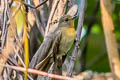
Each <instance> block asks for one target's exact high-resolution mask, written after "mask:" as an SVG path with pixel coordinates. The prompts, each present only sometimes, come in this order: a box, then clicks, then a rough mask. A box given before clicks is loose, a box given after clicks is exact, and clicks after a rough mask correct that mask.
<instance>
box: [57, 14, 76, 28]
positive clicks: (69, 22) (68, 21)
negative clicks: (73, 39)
mask: <svg viewBox="0 0 120 80" xmlns="http://www.w3.org/2000/svg"><path fill="white" fill-rule="evenodd" d="M74 19H75V17H72V16H70V15H65V16H62V17H61V18H60V20H59V24H58V27H74Z"/></svg>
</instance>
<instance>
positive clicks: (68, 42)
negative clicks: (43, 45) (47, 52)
mask: <svg viewBox="0 0 120 80" xmlns="http://www.w3.org/2000/svg"><path fill="white" fill-rule="evenodd" d="M73 42H74V37H73V36H67V37H65V35H64V36H63V37H62V40H61V42H60V46H59V52H58V54H57V55H58V56H61V55H65V54H66V53H67V52H68V51H69V49H70V48H71V46H72V44H73Z"/></svg>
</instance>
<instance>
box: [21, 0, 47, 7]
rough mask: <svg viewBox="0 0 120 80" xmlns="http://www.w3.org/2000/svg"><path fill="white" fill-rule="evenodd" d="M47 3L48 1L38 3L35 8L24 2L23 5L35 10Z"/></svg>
mask: <svg viewBox="0 0 120 80" xmlns="http://www.w3.org/2000/svg"><path fill="white" fill-rule="evenodd" d="M47 1H48V0H44V1H43V2H41V3H39V4H38V5H37V6H34V5H32V4H31V5H30V4H28V3H25V2H23V3H24V4H25V5H26V6H28V7H30V8H33V9H36V8H38V7H40V6H42V5H43V4H45V3H46V2H47Z"/></svg>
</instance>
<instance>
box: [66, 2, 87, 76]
mask: <svg viewBox="0 0 120 80" xmlns="http://www.w3.org/2000/svg"><path fill="white" fill-rule="evenodd" d="M85 2H86V1H85V0H81V2H80V11H78V12H80V13H79V21H78V27H77V34H76V43H75V48H74V50H73V53H72V57H71V60H70V66H69V68H68V70H67V76H72V71H73V67H74V63H75V59H76V56H77V53H78V49H79V45H80V36H81V32H82V26H83V20H84V11H85Z"/></svg>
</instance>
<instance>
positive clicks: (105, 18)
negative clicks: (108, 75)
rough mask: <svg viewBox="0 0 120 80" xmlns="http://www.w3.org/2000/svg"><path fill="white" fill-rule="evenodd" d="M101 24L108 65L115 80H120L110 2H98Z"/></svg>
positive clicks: (119, 63)
mask: <svg viewBox="0 0 120 80" xmlns="http://www.w3.org/2000/svg"><path fill="white" fill-rule="evenodd" d="M100 7H101V15H102V24H103V29H104V34H105V40H106V47H107V51H108V57H109V63H110V67H111V70H112V74H113V76H114V78H115V79H117V80H119V79H120V61H119V52H118V48H117V42H116V39H115V34H114V32H113V31H114V24H113V19H112V4H111V1H110V0H100Z"/></svg>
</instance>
